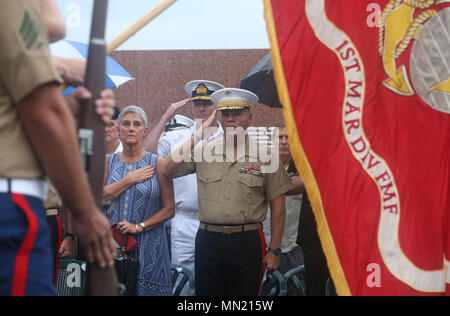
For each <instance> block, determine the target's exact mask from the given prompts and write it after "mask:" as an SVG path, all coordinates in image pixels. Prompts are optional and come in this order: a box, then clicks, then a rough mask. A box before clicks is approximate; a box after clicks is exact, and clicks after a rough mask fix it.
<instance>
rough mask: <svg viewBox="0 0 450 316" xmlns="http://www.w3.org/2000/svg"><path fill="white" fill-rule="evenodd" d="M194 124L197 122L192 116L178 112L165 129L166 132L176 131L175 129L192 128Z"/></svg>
mask: <svg viewBox="0 0 450 316" xmlns="http://www.w3.org/2000/svg"><path fill="white" fill-rule="evenodd" d="M194 125H195V122H194V121H193V120H191V119H190V118H188V117H186V116H183V115H179V114H177V115H175V116H174V118H173V119H172V120H170V121H169V122H168V123H167V125H166V128H165V129H164V130H165V131H166V132H169V131H174V130H178V129H183V128H190V127H192V126H194Z"/></svg>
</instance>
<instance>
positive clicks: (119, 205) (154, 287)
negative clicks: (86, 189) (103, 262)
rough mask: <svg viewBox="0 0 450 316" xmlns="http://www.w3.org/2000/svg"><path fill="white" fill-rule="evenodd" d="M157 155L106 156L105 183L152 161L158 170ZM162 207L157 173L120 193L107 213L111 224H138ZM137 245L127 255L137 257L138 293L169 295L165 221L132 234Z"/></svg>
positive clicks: (170, 289)
mask: <svg viewBox="0 0 450 316" xmlns="http://www.w3.org/2000/svg"><path fill="white" fill-rule="evenodd" d="M157 159H158V156H156V155H153V154H150V153H147V154H146V155H145V156H144V157H143V158H142V159H141V160H139V161H138V162H136V163H133V164H128V163H125V162H123V161H122V160H121V159H120V158H119V154H113V155H111V156H108V162H109V171H108V179H107V182H106V185H110V184H111V183H115V182H117V181H119V180H121V179H123V178H124V177H126V176H127V175H128V174H129V173H131V172H133V171H134V170H136V169H139V168H144V167H147V166H150V165H152V166H153V167H155V170H157V164H156V163H157ZM160 209H161V200H160V190H159V185H158V174H157V172H156V173H155V175H154V176H153V177H152V178H151V179H149V180H147V181H145V182H142V183H138V184H135V185H133V186H131V187H130V188H128V190H127V191H125V192H124V193H122V194H121V195H120V196H119V197H118V198H117V199H116V200H115V201H114V203H113V206H112V208H111V210H109V211H108V213H107V214H106V216H107V217H108V219H109V222H110V224H111V226H112V225H115V224H117V223H118V222H121V221H124V220H126V221H128V222H129V223H132V224H139V223H141V222H143V221H144V220H146V219H148V218H149V217H151V216H152V215H154V214H155V213H156V212H158V211H159V210H160ZM134 237H136V239H137V242H138V244H137V247H134V249H133V250H132V251H131V254H130V256H131V257H133V258H139V263H140V268H139V276H138V284H137V294H138V295H139V296H162V295H167V296H168V295H172V285H171V271H170V257H169V247H168V245H167V237H166V233H165V231H164V225H161V226H160V227H158V228H155V229H152V230H150V231H147V232H145V233H142V234H139V235H137V236H134Z"/></svg>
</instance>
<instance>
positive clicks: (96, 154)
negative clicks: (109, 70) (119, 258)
mask: <svg viewBox="0 0 450 316" xmlns="http://www.w3.org/2000/svg"><path fill="white" fill-rule="evenodd" d="M107 8H108V0H95V1H94V13H93V17H92V25H91V38H90V43H89V55H88V62H87V70H86V79H85V84H84V86H85V87H86V88H87V89H88V90H89V91H90V92H91V93H92V95H93V97H92V98H91V99H90V100H88V101H86V102H82V104H81V107H80V125H79V137H80V149H81V154H82V156H83V161H84V166H85V170H86V172H87V174H88V181H89V184H90V187H91V190H92V194H93V196H94V200H95V203H96V205H97V207H98V208H99V209H100V210H101V209H102V207H103V200H102V195H103V181H104V171H105V157H106V147H105V129H104V125H103V123H102V121H101V119H100V117H98V116H97V115H96V113H95V104H94V103H95V100H96V99H97V97H98V96H99V95H100V92H101V91H102V90H103V89H104V88H105V72H106V42H105V29H106V15H107ZM118 294H119V285H118V281H117V275H116V271H115V269H114V268H113V267H112V268H106V269H101V268H100V267H99V266H98V265H97V264H95V263H94V264H88V269H87V295H89V296H117V295H118Z"/></svg>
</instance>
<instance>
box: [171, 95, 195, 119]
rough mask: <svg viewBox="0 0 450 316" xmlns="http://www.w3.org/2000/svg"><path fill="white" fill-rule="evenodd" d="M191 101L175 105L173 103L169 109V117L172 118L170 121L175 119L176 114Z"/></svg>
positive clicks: (187, 100) (179, 102)
mask: <svg viewBox="0 0 450 316" xmlns="http://www.w3.org/2000/svg"><path fill="white" fill-rule="evenodd" d="M190 100H191V99H185V100H182V101H178V102H175V103H172V104H171V105H170V106H169V108H168V109H167V112H166V113H167V115H168V116H169V117H170V119H173V117H174V116H175V113H176V112H177V111H178V110H179V109H181V108H182V107H183V106H185V105H186V104H187V103H188V102H189V101H190Z"/></svg>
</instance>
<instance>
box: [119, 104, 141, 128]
mask: <svg viewBox="0 0 450 316" xmlns="http://www.w3.org/2000/svg"><path fill="white" fill-rule="evenodd" d="M128 113H135V114H138V115H139V116H140V117H141V119H142V122H144V126H145V128H147V127H148V119H147V114H145V111H144V110H143V109H142V108H141V107H139V106H136V105H129V106H127V107H126V108H124V109H123V110H122V111H120V114H119V117H118V118H117V123H118V124H119V126H120V124H121V123H122V120H123V117H124V116H125V115H127V114H128Z"/></svg>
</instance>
